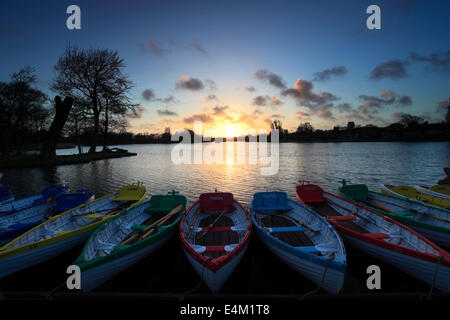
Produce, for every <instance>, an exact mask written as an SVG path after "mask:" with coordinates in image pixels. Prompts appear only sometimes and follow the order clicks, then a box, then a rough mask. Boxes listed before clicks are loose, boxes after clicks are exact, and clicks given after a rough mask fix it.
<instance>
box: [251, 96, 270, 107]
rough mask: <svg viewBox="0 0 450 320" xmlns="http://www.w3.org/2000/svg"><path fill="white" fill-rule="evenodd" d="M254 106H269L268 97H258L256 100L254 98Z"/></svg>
mask: <svg viewBox="0 0 450 320" xmlns="http://www.w3.org/2000/svg"><path fill="white" fill-rule="evenodd" d="M252 104H253V105H255V106H260V107H262V106H265V105H267V99H266V97H263V96H257V97H255V98H253V103H252Z"/></svg>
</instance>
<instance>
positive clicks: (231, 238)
mask: <svg viewBox="0 0 450 320" xmlns="http://www.w3.org/2000/svg"><path fill="white" fill-rule="evenodd" d="M251 228H252V223H251V219H250V215H249V214H248V212H247V211H246V210H245V209H244V208H243V207H242V205H241V204H240V203H239V202H238V201H236V200H235V199H234V198H233V194H231V193H223V192H215V193H204V194H202V195H200V198H199V200H197V201H196V202H195V203H194V204H193V205H192V206H191V207H190V208H189V209H188V210H187V211H186V213H185V214H184V216H183V217H182V218H181V221H180V238H181V243H182V247H183V251H184V253H185V254H186V257H187V259H188V260H189V262H190V263H191V265H192V267H193V268H194V269H195V271H196V272H197V273H198V274H199V275H200V277H201V278H202V280H203V281H204V282H205V283H206V285H207V286H208V287H209V289H210V290H211V291H212V292H214V293H216V292H218V291H219V290H220V288H221V287H222V285H223V284H224V283H225V281H226V280H227V278H228V277H229V276H230V275H231V273H232V272H233V270H234V269H235V268H236V266H237V265H238V264H239V262H240V260H241V259H242V257H243V256H244V254H245V251H246V250H247V246H248V241H249V238H250V234H251Z"/></svg>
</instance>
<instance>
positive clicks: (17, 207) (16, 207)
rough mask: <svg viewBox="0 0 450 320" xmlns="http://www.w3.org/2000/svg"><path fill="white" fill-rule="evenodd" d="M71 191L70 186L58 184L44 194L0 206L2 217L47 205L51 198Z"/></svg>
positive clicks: (47, 188)
mask: <svg viewBox="0 0 450 320" xmlns="http://www.w3.org/2000/svg"><path fill="white" fill-rule="evenodd" d="M68 191H69V186H68V185H66V184H64V183H63V184H58V185H53V186H48V187H46V188H45V189H44V190H42V192H40V193H36V194H33V195H31V196H27V197H24V198H20V199H17V200H14V201H10V202H8V203H2V204H0V215H1V214H7V213H14V212H18V211H21V210H23V209H26V208H31V207H34V206H39V205H42V204H45V203H46V202H47V200H48V199H49V197H52V196H58V195H60V194H63V193H67V192H68Z"/></svg>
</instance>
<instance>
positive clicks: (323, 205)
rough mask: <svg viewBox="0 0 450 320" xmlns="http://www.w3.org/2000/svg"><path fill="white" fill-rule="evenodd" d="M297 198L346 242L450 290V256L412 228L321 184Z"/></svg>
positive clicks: (305, 187) (300, 188)
mask: <svg viewBox="0 0 450 320" xmlns="http://www.w3.org/2000/svg"><path fill="white" fill-rule="evenodd" d="M296 193H297V199H298V200H299V201H300V202H302V203H304V204H306V205H308V206H309V207H310V208H312V209H313V210H315V211H316V212H317V213H319V214H320V215H322V216H325V217H327V219H328V221H329V222H330V223H331V224H333V225H334V226H335V228H336V229H337V231H338V232H339V234H340V235H341V236H342V238H343V239H344V241H345V242H346V243H348V244H350V245H352V246H354V247H355V248H357V249H359V250H361V251H363V252H365V253H368V254H370V255H372V256H374V257H376V258H377V259H379V260H381V261H383V262H385V263H388V264H391V265H393V266H395V267H397V268H399V269H401V270H402V271H404V272H405V273H407V274H409V275H410V276H412V277H415V278H417V279H420V280H422V281H424V282H426V283H428V284H430V285H431V286H432V287H436V288H438V289H439V290H441V291H444V292H449V291H450V254H449V253H447V252H446V251H445V250H443V249H441V248H440V247H438V246H437V245H435V244H434V243H433V242H431V241H430V240H428V239H426V238H425V237H423V236H422V235H420V234H418V233H417V232H415V231H414V230H412V229H410V228H409V227H407V226H405V225H403V224H401V223H399V222H397V221H395V220H393V219H391V218H389V217H386V216H384V215H382V214H380V213H378V212H376V211H374V210H371V209H369V208H366V207H364V206H362V205H360V204H358V203H356V202H353V201H350V200H348V199H344V198H342V197H340V196H338V195H335V194H332V193H329V192H326V191H324V190H323V189H322V188H320V187H319V186H317V185H313V184H306V185H300V186H297V188H296Z"/></svg>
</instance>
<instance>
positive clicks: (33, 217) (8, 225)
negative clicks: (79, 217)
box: [0, 189, 94, 244]
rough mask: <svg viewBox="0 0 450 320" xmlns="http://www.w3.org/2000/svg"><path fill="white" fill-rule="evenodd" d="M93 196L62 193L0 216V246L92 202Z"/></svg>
mask: <svg viewBox="0 0 450 320" xmlns="http://www.w3.org/2000/svg"><path fill="white" fill-rule="evenodd" d="M93 199H94V194H93V193H91V192H89V191H88V190H86V189H80V190H77V192H75V193H63V194H59V195H57V196H56V197H49V199H48V200H47V202H46V203H45V202H42V201H40V202H39V203H38V204H35V205H33V206H29V207H26V208H23V209H22V210H19V211H12V212H10V213H5V214H2V215H0V244H5V243H7V242H9V241H11V240H13V239H14V238H16V237H18V236H20V235H21V234H22V233H24V232H26V231H27V230H30V229H31V228H33V227H35V226H37V225H38V224H41V223H42V222H44V221H45V220H47V219H48V218H49V217H51V216H54V215H58V214H60V213H62V212H64V211H67V210H70V209H72V208H75V207H78V206H79V205H81V204H83V203H85V202H88V201H92V200H93Z"/></svg>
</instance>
